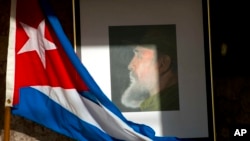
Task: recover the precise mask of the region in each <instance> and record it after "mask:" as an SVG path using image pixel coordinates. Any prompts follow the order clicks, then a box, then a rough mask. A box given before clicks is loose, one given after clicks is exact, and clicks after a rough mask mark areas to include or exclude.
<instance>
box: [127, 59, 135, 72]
mask: <svg viewBox="0 0 250 141" xmlns="http://www.w3.org/2000/svg"><path fill="white" fill-rule="evenodd" d="M133 68H134V59H132V60H131V61H130V62H129V64H128V70H133Z"/></svg>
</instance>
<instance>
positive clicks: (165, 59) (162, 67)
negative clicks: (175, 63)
mask: <svg viewBox="0 0 250 141" xmlns="http://www.w3.org/2000/svg"><path fill="white" fill-rule="evenodd" d="M158 62H159V74H163V73H165V72H168V71H169V69H170V67H171V63H172V60H171V57H170V56H168V55H162V56H161V57H160V58H159V60H158Z"/></svg>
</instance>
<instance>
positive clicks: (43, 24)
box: [5, 0, 178, 141]
mask: <svg viewBox="0 0 250 141" xmlns="http://www.w3.org/2000/svg"><path fill="white" fill-rule="evenodd" d="M96 65H98V62H97V63H96ZM5 105H6V106H10V107H12V108H11V109H12V110H11V111H12V114H14V115H18V116H22V117H24V118H27V119H29V120H32V121H34V122H37V123H39V124H41V125H43V126H45V127H47V128H49V129H52V130H54V131H55V132H58V133H60V134H63V135H66V136H68V137H70V138H72V139H75V140H79V141H87V140H90V141H111V140H112V141H113V140H126V141H150V140H156V141H158V140H166V141H168V140H169V141H174V140H178V138H175V137H171V136H169V137H157V136H155V133H154V130H153V129H151V128H150V127H148V126H146V125H143V124H138V123H134V122H132V121H128V120H127V119H126V118H125V117H124V116H123V115H122V113H121V112H120V111H119V109H118V108H117V107H116V106H115V105H114V104H113V103H112V102H111V101H110V100H109V99H108V98H107V97H106V96H105V94H104V93H103V92H102V91H101V89H100V88H99V87H98V85H97V84H96V83H95V81H94V80H93V79H92V77H91V76H90V74H89V73H88V71H87V70H86V68H85V67H84V66H83V64H82V63H81V61H80V60H79V59H78V57H77V55H76V54H75V52H74V50H73V46H72V45H71V43H70V41H69V39H68V38H67V37H66V35H65V33H64V32H63V30H62V27H61V25H60V23H59V20H58V19H57V17H56V16H55V15H54V14H53V12H52V11H51V8H50V7H49V5H48V2H47V1H45V0H43V1H39V0H12V1H11V17H10V33H9V47H8V59H7V75H6V102H5Z"/></svg>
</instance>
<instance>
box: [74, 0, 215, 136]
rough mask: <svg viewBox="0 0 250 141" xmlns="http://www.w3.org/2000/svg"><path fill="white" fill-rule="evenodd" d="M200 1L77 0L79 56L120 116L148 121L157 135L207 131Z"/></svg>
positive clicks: (203, 26)
mask: <svg viewBox="0 0 250 141" xmlns="http://www.w3.org/2000/svg"><path fill="white" fill-rule="evenodd" d="M142 3H143V4H142ZM204 4H206V0H189V1H185V0H157V1H155V0H133V1H128V0H119V1H113V0H91V1H89V0H81V1H79V6H80V8H79V17H80V18H79V25H80V27H79V28H78V29H77V31H79V32H80V47H79V48H80V49H79V50H80V51H78V52H77V53H78V54H80V59H81V61H82V63H83V64H84V66H85V67H86V69H87V70H88V72H89V73H90V75H91V76H92V77H93V79H94V80H95V82H96V83H97V85H98V86H99V88H100V89H101V90H102V91H103V93H104V94H105V95H106V96H107V97H108V98H109V100H110V101H112V102H113V103H114V105H115V106H117V108H118V109H119V110H120V111H121V112H122V114H123V115H124V117H125V118H126V119H128V120H129V121H133V122H136V123H139V124H145V125H149V126H150V127H152V128H153V129H154V131H155V134H156V135H159V136H163V135H164V136H166V135H174V136H178V137H182V138H204V137H208V136H210V133H211V120H210V119H211V117H212V115H211V105H210V104H211V101H210V100H211V98H210V97H211V92H210V91H209V90H210V87H209V85H210V83H209V82H210V81H209V80H210V77H209V75H208V73H209V72H210V70H209V67H207V62H209V61H208V60H206V59H207V56H209V54H208V51H207V50H208V44H207V43H208V39H207V37H208V35H207V33H208V32H207V27H206V21H205V20H204V19H205V17H204V9H203V8H204Z"/></svg>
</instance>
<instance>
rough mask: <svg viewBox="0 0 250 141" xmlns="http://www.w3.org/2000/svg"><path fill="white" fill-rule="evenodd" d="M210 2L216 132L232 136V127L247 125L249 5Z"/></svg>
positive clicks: (224, 137) (249, 110)
mask: <svg viewBox="0 0 250 141" xmlns="http://www.w3.org/2000/svg"><path fill="white" fill-rule="evenodd" d="M210 2H211V4H210V14H211V40H212V59H213V60H212V64H213V74H214V75H213V76H214V77H213V78H214V99H215V103H214V104H215V117H216V134H217V139H218V141H227V140H235V138H233V137H232V136H233V133H234V129H235V127H247V128H248V129H249V127H250V108H249V107H250V78H249V74H250V73H249V72H250V69H249V60H250V54H249V51H250V48H249V24H248V17H249V7H248V5H247V3H246V1H243V0H238V1H228V0H210ZM237 140H239V141H240V140H241V139H240V138H239V139H237Z"/></svg>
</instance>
